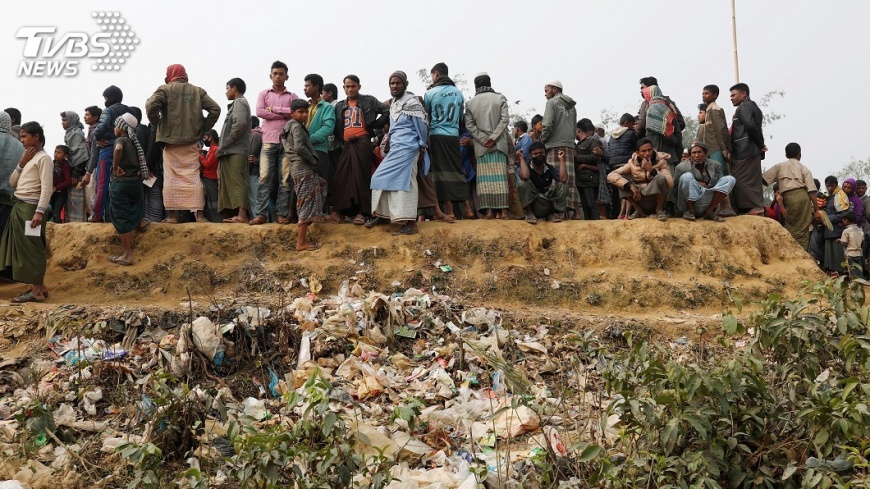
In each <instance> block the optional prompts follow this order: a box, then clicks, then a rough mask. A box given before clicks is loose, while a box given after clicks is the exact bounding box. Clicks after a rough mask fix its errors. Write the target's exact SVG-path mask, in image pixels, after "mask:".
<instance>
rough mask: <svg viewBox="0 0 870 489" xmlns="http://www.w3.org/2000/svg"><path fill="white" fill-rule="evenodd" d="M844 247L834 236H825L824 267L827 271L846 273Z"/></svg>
mask: <svg viewBox="0 0 870 489" xmlns="http://www.w3.org/2000/svg"><path fill="white" fill-rule="evenodd" d="M845 262H846V249H845V248H843V245H842V244H840V242H839V241H838V240H837V239H836V238H825V261H824V268H825V270H826V271H829V272H837V273H839V274H841V275H842V274H844V273H846V266H845Z"/></svg>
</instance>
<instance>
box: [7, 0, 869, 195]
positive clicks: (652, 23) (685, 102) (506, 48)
mask: <svg viewBox="0 0 870 489" xmlns="http://www.w3.org/2000/svg"><path fill="white" fill-rule="evenodd" d="M736 4H737V34H738V53H739V63H740V81H742V82H744V83H747V84H748V85H749V86H750V89H751V95H752V98H754V99H756V100H758V99H760V98H761V96H762V95H763V94H765V93H767V92H770V91H782V92H784V93H785V95H784V96H783V97H776V98H774V100H773V101H772V103H771V105H770V106H769V107H768V108H766V109H763V110H765V111H766V112H771V111H773V112H776V113H778V114H782V115H784V117H783V118H782V119H781V120H779V121H776V122H775V123H773V124H772V125H771V126H769V127H767V128H765V135H766V137H767V145H768V148H770V151H769V152H768V157H767V159H766V160H765V162H764V165H765V166H770V165H772V164H774V163H776V162H779V161H782V160H784V159H785V158H784V147H785V145H786V144H787V143H789V142H792V141H795V142H798V143H800V144H801V146H802V148H803V161H804V163H805V164H807V166H809V168H810V169H811V170H812V171H813V173H814V175H815V176H816V178H824V176H826V175H827V174H830V173H834V172H836V171H837V170H838V169H839V168H840V167H842V166H843V165H844V164H846V163H848V162H849V161H851V160H852V159H865V158H868V157H870V149H868V148H866V147H862V146H860V145H858V143H859V142H860V141H863V139H862V138H861V137H859V134H858V132H859V130H860V129H863V128H864V122H865V121H864V119H865V114H864V113H865V112H866V110H861V109H860V106H859V109H858V110H855V109H852V108H850V107H851V106H852V104H851V102H852V95H853V94H854V93H860V92H859V90H860V88H863V87H861V86H860V84H861V83H862V82H864V81H865V80H867V79H870V64H868V63H866V62H865V58H866V55H865V54H864V53H865V51H866V49H867V47H868V46H870V30H868V29H866V25H865V24H866V19H867V18H868V17H870V1H867V0H839V1H838V2H836V9H834V8H833V7H830V6H826V5H823V4H820V3H819V2H817V1H811V0H788V1H786V0H751V1H747V0H737V2H736ZM3 10H4V15H3V16H2V17H0V46H2V49H0V83H2V86H3V88H4V90H3V91H2V95H0V108H5V107H10V106H11V107H17V108H18V109H19V110H21V111H22V113H23V119H24V120H25V121H29V120H35V121H37V122H39V123H41V124H42V125H43V126H44V127H45V129H46V136H47V139H48V141H47V146H50V147H53V146H54V145H57V144H61V143H62V139H63V129H62V128H61V122H60V112H61V111H64V110H73V111H76V112H78V113H79V114H80V115H82V114H83V112H84V108H85V107H87V106H90V105H98V106H102V105H103V104H102V92H103V90H104V89H105V88H106V87H108V86H109V85H117V86H119V87H120V88H121V89H122V90H123V92H124V103H126V104H128V105H135V106H139V107H141V108H143V109H144V106H145V100H147V98H148V97H149V96H150V95H151V94H152V93H153V92H154V90H155V89H156V88H157V87H158V86H159V85H160V84H162V83H163V78H164V76H165V73H166V67H167V66H168V65H170V64H174V63H180V64H183V65H184V66H185V67H186V68H187V72H188V74H189V76H190V82H191V83H193V84H195V85H198V86H201V87H203V88H204V89H206V90H207V91H208V93H209V95H211V97H212V98H214V99H215V101H217V102H218V103H219V104H220V105H221V106H222V107H226V103H227V101H226V99H225V96H224V91H225V84H226V81H227V80H229V79H230V78H233V77H240V78H242V79H243V80H245V82H246V83H247V85H248V93H247V97H248V99H250V100H251V101H252V106H253V105H254V101H255V100H256V96H257V93H258V92H260V91H261V90H264V89H266V88H268V87H269V86H270V82H269V79H268V74H269V67H270V65H271V63H272V62H273V61H275V60H282V61H284V62H286V63H287V64H288V65H289V67H290V73H289V75H290V80H289V81H288V87H289V89H290V90H291V91H293V92H295V93H297V94H299V95H301V94H302V86H303V78H304V76H305V75H306V74H308V73H319V74H321V75H322V76H323V77H324V78H325V79H326V82H327V83H330V82H331V83H335V84H336V85H337V86H339V87H340V86H341V82H342V78H343V77H344V76H345V75H347V74H350V73H353V74H356V75H358V76H359V77H360V78H361V81H362V92H363V93H369V94H371V95H374V96H376V97H378V98H379V99H382V100H385V99H387V98H389V87H388V77H389V74H390V73H392V72H393V71H394V70H403V71H405V72H406V73H408V76H409V78H410V80H411V84H410V86H409V90H411V91H412V92H414V93H417V94H422V93H423V91H424V90H425V86H424V84H423V83H422V82H420V80H419V79H418V78H417V76H416V72H417V70H419V69H421V68H425V69H426V70H427V71H428V69H430V68H431V67H432V65H434V64H435V63H437V62H445V63H447V65H448V66H449V68H450V73H451V75H456V74H463V75H465V77H466V78H467V79H468V80H469V81H471V79H472V78H473V77H474V75H475V74H477V73H479V72H482V71H485V72H487V73H489V75H490V76H491V78H492V84H493V88H494V89H495V90H497V91H499V92H502V93H503V94H504V95H505V96H506V97H507V98H508V100H510V101H511V102H518V103H517V104H516V105H514V106H513V107H514V109H515V110H516V111H517V112H519V113H526V112H530V111H534V112H538V113H543V109H544V105H545V102H546V99H545V98H544V85H545V84H546V83H547V82H548V81H550V80H553V79H558V80H560V81H561V82H562V83H563V85H564V88H565V93H566V94H567V95H570V96H571V97H573V98H574V99H575V100H576V101H577V107H578V115H579V116H580V117H588V118H590V119H591V120H593V121H596V122H597V121H598V120H599V119H600V113H601V110H602V109H608V110H614V111H617V112H618V113H619V114H621V113H623V112H631V113H636V111H637V107H638V106H639V105H640V101H641V98H640V93H639V84H638V80H639V79H640V78H641V77H644V76H649V75H652V76H655V77H657V78H658V80H659V85H660V86H661V88H662V90H663V92H664V93H665V94H666V95H668V96H670V97H671V98H672V99H673V100H674V102H676V104H677V105H678V106H679V107H680V109H681V111H682V112H683V113H684V115H686V116H687V117H689V116H691V117H694V116H695V115H696V113H697V109H696V106H697V104H698V103H700V96H701V89H702V87H703V86H704V85H707V84H711V83H712V84H716V85H718V86H719V87H720V88H721V89H722V97H720V100H719V101H720V105H722V106H723V107H724V108H725V111H726V115H727V116H728V117H730V116H731V115H732V114H733V107H731V104H730V102H729V100H728V98H727V96H728V93H727V90H728V87H730V86H731V85H732V84H733V83H735V73H734V62H733V44H732V29H731V2H730V1H729V0H661V1H659V0H646V1H643V2H642V1H638V0H622V1H618V2H614V1H607V0H603V1H596V2H589V1H578V0H572V1H563V0H550V1H548V2H541V3H537V2H530V1H518V0H503V1H500V2H495V1H468V0H466V1H459V0H441V1H439V2H436V3H423V2H413V1H412V2H389V1H374V0H369V1H366V0H356V1H347V0H332V1H330V2H322V3H321V2H315V3H310V2H309V3H307V4H304V3H301V2H292V1H288V2H269V3H267V2H259V1H255V0H251V1H247V2H237V1H232V2H230V1H225V0H212V1H210V2H205V3H200V2H195V3H194V2H180V1H173V2H169V1H166V0H155V1H148V2H104V1H80V2H68V1H58V0H45V1H41V2H38V3H33V2H29V3H28V2H14V3H13V2H8V3H7V4H5V5H4V9H3ZM100 11H102V12H118V13H119V14H120V17H119V18H122V19H124V24H123V25H127V26H129V27H130V30H129V31H128V32H133V33H135V37H136V38H137V39H138V40H139V43H138V44H136V45H135V49H134V50H132V51H129V52H130V55H129V56H128V57H127V58H125V62H124V63H123V64H122V65H120V69H119V70H118V71H114V70H111V71H94V70H92V65H93V64H94V63H95V61H94V60H95V59H97V58H87V57H86V58H73V57H67V53H66V51H65V50H66V48H68V47H70V46H71V44H73V43H70V42H67V43H65V44H63V43H61V41H62V40H63V37H64V35H65V34H71V35H72V36H73V37H75V36H76V35H77V34H75V33H84V34H85V35H87V36H88V39H89V42H93V39H92V38H93V35H94V34H96V33H98V32H101V31H100V26H99V25H98V24H97V23H96V22H95V18H93V17H92V13H93V12H100ZM118 25H120V24H118ZM26 27H54V28H56V31H55V33H54V34H53V37H52V39H54V43H55V46H58V45H59V46H60V48H61V49H60V52H59V53H57V54H54V56H53V57H51V58H45V57H43V58H39V59H35V58H25V46H26V45H27V40H26V39H25V38H17V37H16V35H17V34H18V33H19V31H20V30H21V29H22V28H26ZM107 32H108V31H107ZM99 42H100V40H99V39H97V40H96V43H99ZM32 44H33V42H31V45H32ZM46 44H47V42H46V41H43V42H42V44H41V46H40V47H43V48H44V47H46ZM73 47H74V46H73ZM89 49H90V52H91V54H99V51H100V49H99V47H98V46H89ZM80 52H81V50H80ZM43 54H44V53H43ZM72 54H73V55H74V54H76V53H75V49H73V52H72ZM36 61H46V62H49V63H51V62H55V63H69V62H71V61H77V62H78V73H77V74H76V75H75V76H71V77H64V76H42V77H38V76H33V75H28V74H27V73H21V72H20V70H21V65H22V63H25V66H32V65H31V64H30V63H33V62H36ZM64 66H65V69H68V68H66V67H67V66H69V65H64ZM339 90H340V89H339ZM143 111H144V110H143ZM224 112H225V110H224ZM222 121H223V113H222V114H221V119H220V120H219V121H218V124H217V126H216V129H218V130H220V127H221V123H222ZM819 131H822V134H821V135H819Z"/></svg>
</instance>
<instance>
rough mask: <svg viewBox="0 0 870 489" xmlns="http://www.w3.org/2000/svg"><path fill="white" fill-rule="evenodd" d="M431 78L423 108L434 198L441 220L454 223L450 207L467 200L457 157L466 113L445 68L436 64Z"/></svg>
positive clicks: (460, 164)
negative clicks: (454, 203) (442, 217)
mask: <svg viewBox="0 0 870 489" xmlns="http://www.w3.org/2000/svg"><path fill="white" fill-rule="evenodd" d="M430 75H431V77H432V85H431V87H430V88H429V90H427V91H426V95H425V96H424V97H423V105H424V106H425V108H426V112H427V113H428V114H429V121H430V123H429V124H430V125H429V146H430V149H429V153H430V156H431V158H432V177H433V180H434V182H435V195H437V196H438V201H439V202H440V203H441V204H442V205H443V206H444V212H445V214H446V216H445V217H444V220H445V221H446V222H453V221H454V220H455V219H456V215H455V214H454V212H453V204H452V203H453V202H457V203H460V202H465V201H466V200H467V199H468V197H469V195H468V185H467V184H466V183H465V176H464V173H463V171H462V158H461V156H460V154H459V121H460V119H462V116H463V114H464V112H465V99H464V98H463V96H462V92H460V91H459V89H457V88H456V84H455V83H454V82H453V80H451V79H450V77H449V76H448V69H447V65H446V64H444V63H438V64H436V65H435V66H434V67H432V71H431V73H430Z"/></svg>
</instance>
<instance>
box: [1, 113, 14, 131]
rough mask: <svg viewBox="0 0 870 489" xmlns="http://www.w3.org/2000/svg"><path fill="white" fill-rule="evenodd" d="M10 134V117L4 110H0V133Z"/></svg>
mask: <svg viewBox="0 0 870 489" xmlns="http://www.w3.org/2000/svg"><path fill="white" fill-rule="evenodd" d="M2 133H6V134H12V118H11V117H9V114H7V113H6V112H0V134H2Z"/></svg>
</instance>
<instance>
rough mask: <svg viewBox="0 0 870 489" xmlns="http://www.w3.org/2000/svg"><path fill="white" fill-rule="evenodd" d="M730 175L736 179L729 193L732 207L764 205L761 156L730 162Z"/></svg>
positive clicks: (742, 207) (745, 207) (744, 207)
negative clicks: (732, 203)
mask: <svg viewBox="0 0 870 489" xmlns="http://www.w3.org/2000/svg"><path fill="white" fill-rule="evenodd" d="M731 175H732V176H733V177H734V178H736V179H737V185H735V186H734V193H732V194H731V195H732V196H733V197H732V199H733V200H732V201H733V202H734V207H735V208H737V209H738V210H741V211H747V210H749V209H752V208H755V207H759V208H763V207H764V180H763V179H762V178H761V156H753V157H752V158H746V159H745V160H734V161H732V162H731Z"/></svg>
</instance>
